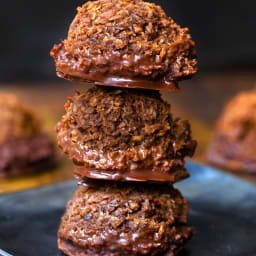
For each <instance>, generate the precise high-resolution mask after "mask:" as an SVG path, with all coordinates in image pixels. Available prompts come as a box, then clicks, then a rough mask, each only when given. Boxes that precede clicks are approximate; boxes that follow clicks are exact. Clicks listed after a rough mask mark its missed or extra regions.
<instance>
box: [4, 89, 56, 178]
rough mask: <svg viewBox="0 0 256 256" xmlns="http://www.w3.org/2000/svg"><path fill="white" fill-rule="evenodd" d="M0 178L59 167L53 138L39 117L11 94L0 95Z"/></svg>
mask: <svg viewBox="0 0 256 256" xmlns="http://www.w3.org/2000/svg"><path fill="white" fill-rule="evenodd" d="M0 113H1V115H0V178H5V177H12V176H16V175H20V174H28V173H31V172H35V171H40V170H44V169H45V168H48V167H51V166H53V165H54V164H56V160H57V158H56V153H55V149H54V145H53V142H52V140H51V139H50V137H49V136H48V135H47V134H45V133H43V132H42V131H41V129H40V122H39V120H38V119H37V117H36V116H35V115H34V114H33V113H32V112H31V111H30V110H29V109H28V108H26V107H25V106H24V105H23V104H21V102H20V101H19V99H18V98H17V97H16V96H15V95H12V94H5V93H2V94H0Z"/></svg>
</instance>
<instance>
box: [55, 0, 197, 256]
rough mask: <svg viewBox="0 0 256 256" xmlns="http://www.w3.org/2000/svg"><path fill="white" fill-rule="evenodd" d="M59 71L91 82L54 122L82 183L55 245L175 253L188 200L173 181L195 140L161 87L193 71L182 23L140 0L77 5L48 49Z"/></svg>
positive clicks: (75, 251) (181, 175)
mask: <svg viewBox="0 0 256 256" xmlns="http://www.w3.org/2000/svg"><path fill="white" fill-rule="evenodd" d="M51 55H52V56H53V58H54V59H55V62H56V69H57V75H58V76H59V77H62V78H65V79H68V80H72V81H79V82H82V83H83V82H84V83H93V84H94V86H93V87H92V88H91V89H89V90H88V91H85V92H79V91H76V94H75V95H74V96H73V97H69V99H68V102H67V103H66V105H65V108H66V114H65V115H64V116H63V117H62V120H61V121H60V122H59V123H58V125H57V128H56V130H57V133H58V144H59V146H60V147H61V148H62V150H63V152H64V153H66V154H67V155H68V157H69V158H70V159H71V160H72V161H73V162H74V165H75V177H76V178H77V179H79V188H78V190H77V191H76V192H75V194H74V195H73V198H72V199H71V200H70V202H69V203H68V205H67V208H66V212H65V214H64V216H63V218H62V222H61V225H60V228H59V232H58V246H59V248H60V250H62V251H63V252H64V253H65V254H67V255H70V256H71V255H72V256H78V255H79V256H85V255H90V256H92V255H99V256H101V255H102V256H103V255H111V256H119V255H120V256H121V255H122V256H123V255H127V256H128V255H129V256H132V255H169V256H171V255H177V253H178V252H179V251H180V250H181V249H182V248H183V246H184V244H185V243H186V242H187V241H188V240H189V239H190V238H191V236H192V234H193V229H192V228H191V227H188V226H187V224H186V222H187V215H188V202H187V201H186V200H185V199H184V198H183V197H182V195H181V193H180V192H179V191H178V190H177V189H175V188H173V184H174V183H175V182H178V181H181V180H183V179H185V178H187V177H188V176H189V173H188V172H187V170H186V168H185V166H184V165H185V161H184V158H185V157H186V156H192V155H193V153H194V151H195V148H196V142H195V141H194V140H193V139H192V138H191V131H190V125H189V123H188V122H187V121H184V120H182V119H180V118H174V117H173V115H172V114H171V111H170V105H169V104H167V103H166V102H165V101H164V100H163V99H162V98H161V95H160V93H159V91H158V90H159V89H162V90H169V91H173V90H179V87H178V81H179V80H181V79H185V78H189V77H191V76H192V75H193V74H194V73H196V71H197V61H196V51H195V44H194V42H193V41H192V40H191V36H190V34H189V30H188V29H187V28H185V29H182V28H180V26H178V25H177V24H176V23H175V22H174V21H173V20H172V19H171V18H168V17H167V16H166V14H165V13H164V11H163V10H162V8H161V7H159V6H156V5H155V4H152V3H147V2H144V1H141V0H121V1H120V0H98V1H94V2H87V3H86V4H84V5H83V6H82V7H79V8H78V14H77V16H76V17H75V19H74V21H73V22H72V24H71V26H70V30H69V33H68V38H67V39H66V40H64V41H63V42H62V43H61V44H59V45H55V46H54V48H53V49H52V51H51Z"/></svg>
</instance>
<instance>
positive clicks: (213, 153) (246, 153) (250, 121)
mask: <svg viewBox="0 0 256 256" xmlns="http://www.w3.org/2000/svg"><path fill="white" fill-rule="evenodd" d="M255 113H256V90H253V91H248V92H241V93H239V94H238V95H237V96H235V97H234V98H233V99H231V100H230V101H229V102H228V103H227V105H226V107H225V109H224V110H223V113H222V114H221V116H220V118H219V120H218V121H217V124H216V132H215V136H214V138H213V141H212V143H211V145H210V146H209V150H208V153H207V159H208V161H209V162H210V163H212V164H214V165H217V166H220V167H224V168H227V169H230V170H232V171H245V172H255V173H256V155H255V152H256V144H255V141H256V115H255Z"/></svg>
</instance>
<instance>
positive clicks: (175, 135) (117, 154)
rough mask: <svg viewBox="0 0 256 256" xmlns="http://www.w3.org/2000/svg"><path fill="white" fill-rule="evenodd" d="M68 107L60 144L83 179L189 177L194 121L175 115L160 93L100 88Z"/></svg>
mask: <svg viewBox="0 0 256 256" xmlns="http://www.w3.org/2000/svg"><path fill="white" fill-rule="evenodd" d="M65 106H66V111H67V113H66V114H65V115H64V116H63V118H62V120H61V122H59V124H58V125H57V128H56V130H57V132H58V144H59V146H60V147H61V148H62V150H63V152H64V153H66V154H68V156H69V158H70V159H71V160H73V161H74V163H75V164H76V165H77V166H79V167H78V168H77V169H76V173H80V175H81V176H82V177H83V176H86V175H88V176H89V177H96V176H97V177H98V178H99V177H101V178H103V177H105V178H107V179H111V177H112V178H114V179H122V180H127V179H132V180H141V181H143V180H145V179H156V180H165V179H166V180H168V181H171V182H176V181H178V180H179V179H183V178H185V177H187V176H188V174H187V171H186V170H185V168H184V164H185V161H184V158H185V157H186V156H192V155H193V153H194V151H195V147H196V142H195V141H194V140H193V139H192V138H191V131H190V125H189V123H188V122H187V121H183V120H180V119H173V118H172V116H171V113H170V106H169V105H168V104H167V103H166V102H164V101H163V100H162V99H161V97H160V95H159V93H158V92H156V91H150V90H132V89H117V88H113V87H111V88H109V87H102V86H97V87H94V88H91V89H89V90H88V91H87V92H85V93H79V92H77V94H76V95H75V96H74V97H70V98H69V101H68V102H67V103H66V105H65ZM95 170H97V171H95ZM100 171H102V173H101V174H100ZM108 172H109V174H108V175H107V173H108ZM114 173H115V174H114ZM149 174H150V175H149ZM145 175H149V177H148V178H146V177H145Z"/></svg>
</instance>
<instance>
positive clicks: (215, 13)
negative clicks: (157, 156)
mask: <svg viewBox="0 0 256 256" xmlns="http://www.w3.org/2000/svg"><path fill="white" fill-rule="evenodd" d="M84 2H85V1H81V0H76V1H70V0H54V1H52V0H44V1H40V2H37V1H32V0H26V1H20V0H12V1H3V2H2V3H1V9H0V31H1V40H0V59H1V61H0V82H2V83H3V82H10V83H12V82H22V81H24V82H35V81H42V80H43V81H56V80H57V78H56V76H55V73H54V65H53V61H52V60H51V59H50V57H49V51H50V49H51V47H52V46H53V44H54V42H55V43H57V42H59V41H60V40H61V39H64V38H65V37H66V34H67V30H68V27H69V24H70V22H71V21H72V19H73V17H74V15H75V14H76V7H77V6H79V5H81V4H82V3H84ZM154 2H155V3H157V4H160V5H162V6H163V8H164V9H165V11H166V12H167V14H168V15H169V16H171V17H172V18H173V19H174V20H175V21H176V22H177V23H179V24H181V25H182V26H188V27H189V28H190V30H191V33H192V37H193V39H194V40H195V41H196V43H197V49H198V57H199V63H200V70H201V71H211V72H213V71H220V72H223V71H231V70H236V71H237V70H241V71H255V68H256V47H255V45H256V33H255V28H256V15H255V10H256V2H255V1H254V0H244V1H240V0H233V1H231V0H226V1H223V0H215V1H204V0H197V1H180V0H162V1H154Z"/></svg>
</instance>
